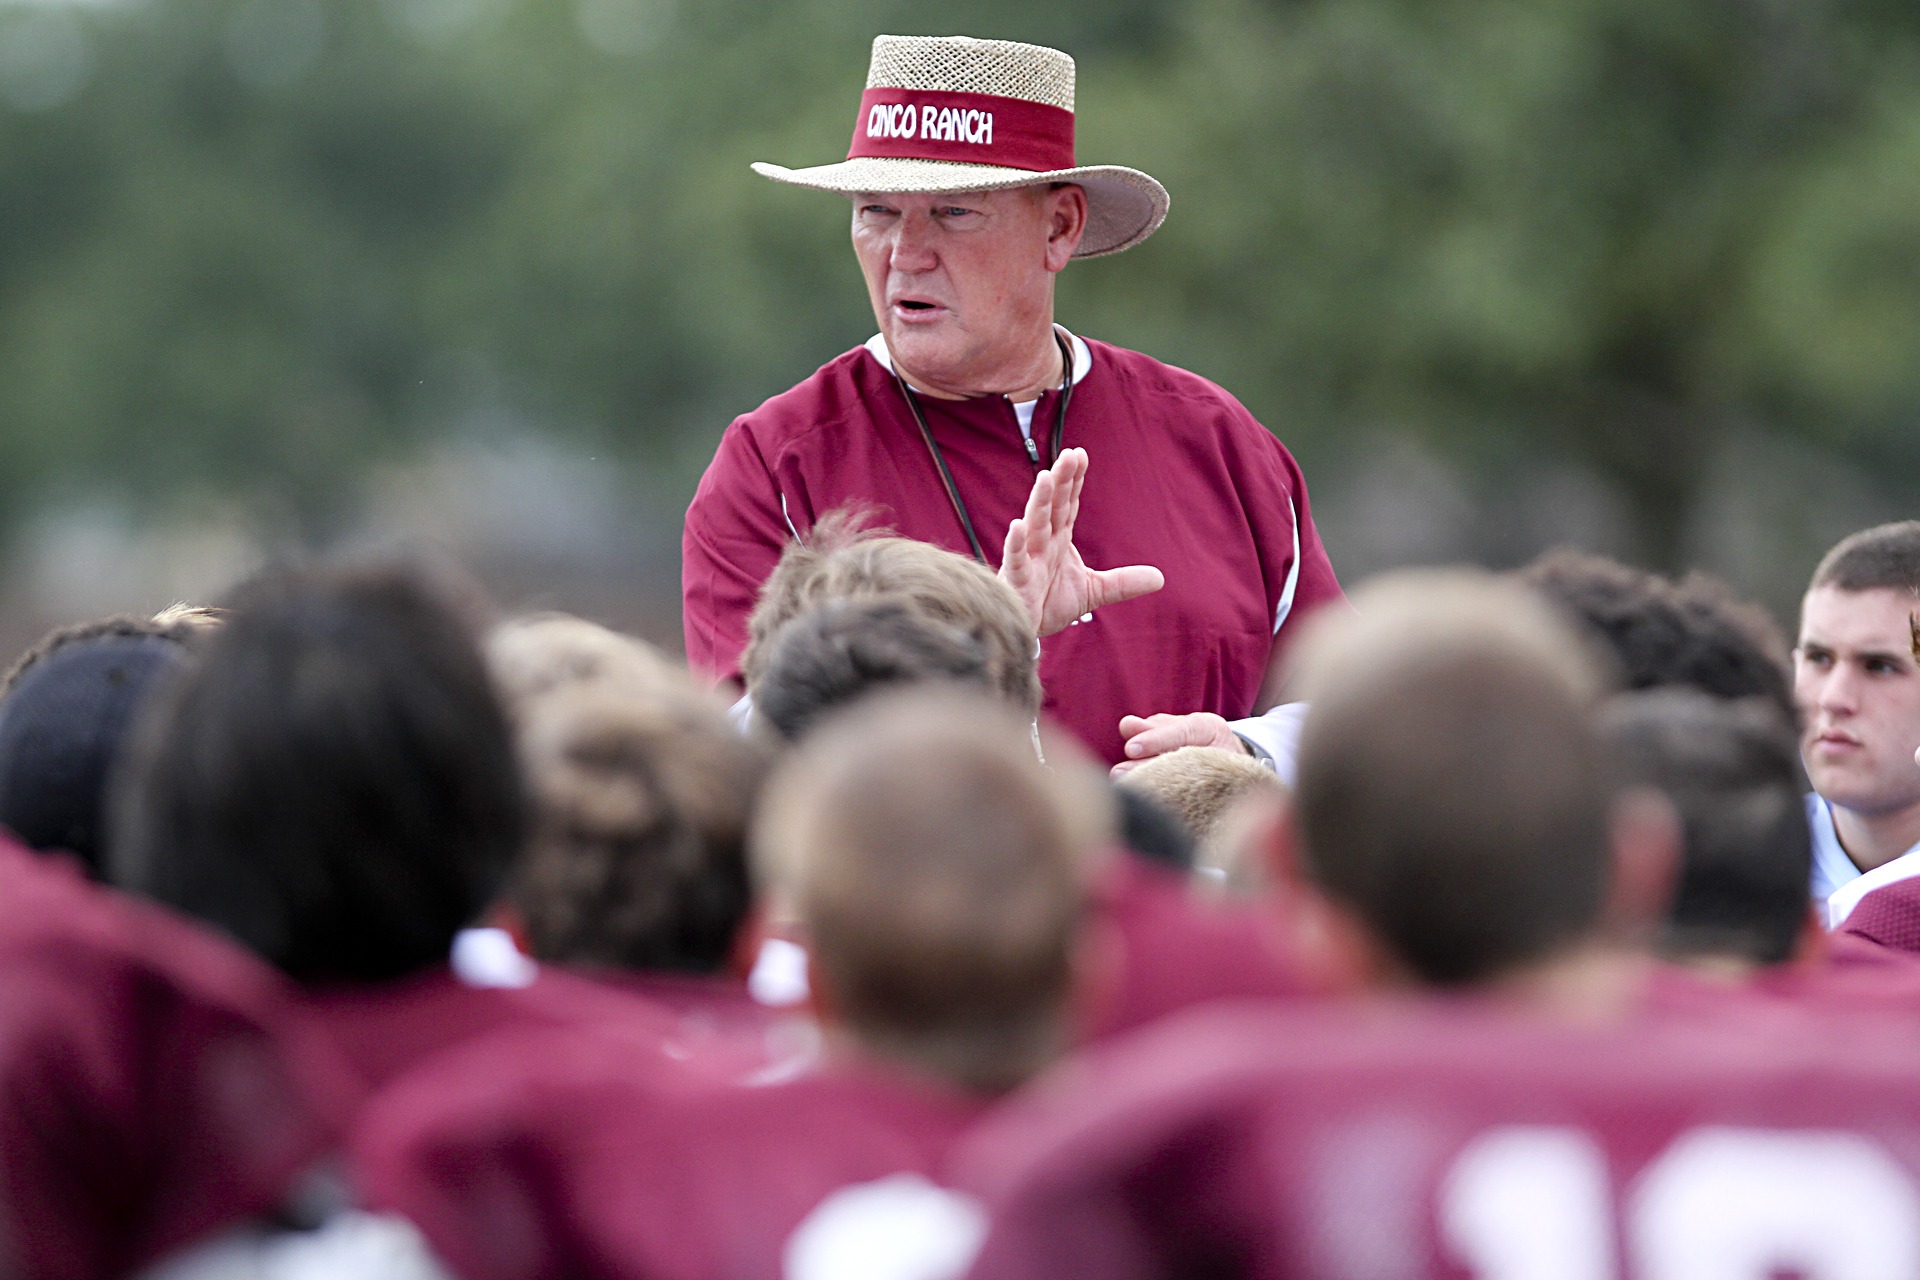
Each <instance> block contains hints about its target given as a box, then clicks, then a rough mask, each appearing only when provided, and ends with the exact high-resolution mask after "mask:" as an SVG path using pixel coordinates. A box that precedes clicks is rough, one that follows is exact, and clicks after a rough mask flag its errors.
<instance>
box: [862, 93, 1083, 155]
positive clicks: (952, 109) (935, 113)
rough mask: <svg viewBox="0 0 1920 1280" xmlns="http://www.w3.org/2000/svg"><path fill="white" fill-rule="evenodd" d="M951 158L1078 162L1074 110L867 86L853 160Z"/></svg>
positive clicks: (1022, 101)
mask: <svg viewBox="0 0 1920 1280" xmlns="http://www.w3.org/2000/svg"><path fill="white" fill-rule="evenodd" d="M863 157H871V158H879V159H886V160H951V161H957V162H959V163H961V164H987V165H999V166H1001V167H1003V168H1008V169H1027V170H1031V171H1032V172H1035V173H1045V172H1048V171H1051V170H1055V169H1071V168H1073V112H1071V111H1066V110H1063V109H1062V108H1060V107H1054V106H1049V105H1047V104H1046V103H1044V102H1029V101H1027V100H1026V99H1025V98H1003V97H1001V96H999V95H998V94H992V93H935V92H927V91H922V90H918V89H885V88H882V89H869V90H867V91H866V92H865V93H863V94H861V95H860V118H859V119H858V120H857V121H855V122H854V126H853V145H852V146H851V147H850V148H848V150H847V159H849V160H853V159H858V158H863Z"/></svg>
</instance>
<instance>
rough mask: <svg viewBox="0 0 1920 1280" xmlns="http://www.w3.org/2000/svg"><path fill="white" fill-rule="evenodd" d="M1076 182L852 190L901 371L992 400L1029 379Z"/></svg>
mask: <svg viewBox="0 0 1920 1280" xmlns="http://www.w3.org/2000/svg"><path fill="white" fill-rule="evenodd" d="M1077 197H1079V190H1078V188H1057V189H1052V190H1049V189H1047V188H1044V187H1019V188H1015V189H1013V190H1010V191H976V192H963V193H958V194H956V193H953V192H947V193H942V194H935V195H856V196H854V197H853V251H854V254H855V255H856V256H857V257H858V258H859V259H860V270H861V272H862V273H863V274H864V275H865V276H866V278H867V297H868V300H869V301H871V302H872V304H873V314H874V318H875V319H876V320H878V321H879V323H880V332H881V333H882V334H883V335H884V336H885V337H886V340H887V345H888V347H889V348H891V350H892V352H893V358H894V360H895V361H896V362H897V363H898V364H899V366H900V368H901V371H902V372H904V373H906V374H908V375H910V376H911V377H912V378H913V380H914V381H915V382H916V383H918V384H920V385H921V386H923V387H926V388H927V389H929V390H932V391H936V392H941V393H945V394H948V395H985V394H988V393H994V392H999V393H1005V392H1010V391H1015V390H1018V389H1020V388H1022V387H1024V386H1025V385H1027V384H1026V380H1025V379H1026V378H1027V376H1028V375H1029V370H1030V368H1031V366H1032V365H1033V363H1034V359H1035V356H1036V353H1038V354H1041V355H1046V356H1049V357H1050V354H1051V353H1050V350H1049V349H1048V347H1047V346H1046V344H1047V343H1049V342H1050V341H1051V330H1050V326H1051V324H1052V322H1053V277H1054V273H1055V272H1057V271H1059V270H1060V268H1061V267H1064V266H1065V265H1066V261H1067V258H1068V257H1069V256H1070V255H1071V253H1072V251H1073V247H1074V243H1077V241H1078V236H1077V234H1076V235H1073V236H1072V237H1071V241H1072V242H1069V243H1065V244H1064V245H1063V244H1062V243H1061V240H1062V237H1061V236H1060V235H1058V234H1057V232H1058V230H1059V225H1060V219H1059V217H1058V213H1059V207H1060V205H1061V204H1062V202H1063V200H1065V201H1068V202H1071V201H1072V200H1073V199H1074V198H1077Z"/></svg>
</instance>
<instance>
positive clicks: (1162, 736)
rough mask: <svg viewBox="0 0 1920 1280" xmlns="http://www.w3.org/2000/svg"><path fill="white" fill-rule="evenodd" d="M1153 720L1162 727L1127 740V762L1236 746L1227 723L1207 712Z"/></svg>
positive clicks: (1151, 729) (1153, 728) (1154, 727)
mask: <svg viewBox="0 0 1920 1280" xmlns="http://www.w3.org/2000/svg"><path fill="white" fill-rule="evenodd" d="M1153 719H1155V720H1160V721H1162V723H1159V724H1154V725H1151V726H1150V727H1148V728H1146V729H1144V730H1142V731H1141V732H1139V733H1137V734H1135V735H1134V736H1133V737H1131V738H1129V739H1127V756H1128V758H1129V759H1132V760H1147V759H1151V758H1152V757H1154V756H1158V755H1165V754H1166V753H1167V752H1169V751H1178V750H1179V749H1180V748H1181V747H1233V746H1237V745H1238V739H1236V738H1235V737H1234V736H1233V730H1231V729H1229V728H1228V727H1227V722H1226V721H1225V720H1223V719H1221V718H1220V717H1219V716H1217V715H1214V714H1213V713H1212V712H1210V711H1196V712H1194V713H1193V714H1191V715H1184V716H1166V717H1164V718H1163V717H1160V716H1155V717H1153Z"/></svg>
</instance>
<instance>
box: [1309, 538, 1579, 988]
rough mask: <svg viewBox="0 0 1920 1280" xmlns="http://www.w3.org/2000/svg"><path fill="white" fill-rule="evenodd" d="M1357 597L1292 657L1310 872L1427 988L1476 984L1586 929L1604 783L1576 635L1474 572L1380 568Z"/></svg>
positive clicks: (1533, 601) (1517, 592)
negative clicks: (1297, 679) (1297, 680)
mask: <svg viewBox="0 0 1920 1280" xmlns="http://www.w3.org/2000/svg"><path fill="white" fill-rule="evenodd" d="M1354 605H1355V608H1356V610H1357V611H1358V612H1357V613H1356V614H1354V615H1350V616H1346V617H1340V618H1336V619H1332V620H1329V621H1327V622H1325V623H1322V624H1321V625H1319V626H1317V627H1315V628H1314V630H1313V631H1312V632H1311V633H1310V635H1309V637H1308V639H1307V640H1306V642H1305V649H1304V651H1303V653H1302V658H1301V668H1300V674H1301V679H1302V683H1303V686H1304V690H1305V694H1306V696H1307V698H1308V699H1309V700H1310V701H1311V702H1312V704H1313V710H1312V712H1311V714H1310V715H1309V716H1308V718H1307V722H1306V726H1305V728H1304V730H1303V732H1302V736H1301V742H1300V759H1299V779H1298V782H1297V784H1296V788H1295V792H1294V802H1295V808H1296V812H1297V815H1298V822H1299V828H1300V836H1301V842H1302V846H1303V848H1302V856H1303V859H1304V862H1305V864H1306V870H1307V872H1308V874H1309V875H1310V876H1311V877H1312V879H1313V880H1314V881H1315V882H1316V883H1317V884H1318V885H1319V886H1320V888H1321V890H1322V891H1323V892H1324V893H1326V894H1327V896H1328V897H1329V898H1331V899H1332V900H1334V901H1335V902H1337V903H1339V904H1341V905H1342V906H1344V907H1345V908H1346V909H1347V910H1348V911H1350V912H1351V913H1353V914H1354V915H1355V916H1356V917H1357V918H1358V919H1359V920H1360V921H1361V922H1362V923H1364V924H1365V925H1366V926H1367V928H1368V929H1369V931H1370V932H1371V933H1372V934H1373V935H1374V937H1375V939H1376V941H1377V942H1379V943H1381V944H1383V945H1384V946H1385V947H1386V949H1387V950H1388V951H1389V952H1390V953H1391V954H1392V955H1393V956H1394V957H1395V958H1396V959H1397V960H1398V961H1399V962H1400V964H1401V966H1402V967H1404V968H1405V969H1406V970H1408V971H1409V972H1410V973H1411V974H1412V975H1414V976H1415V977H1416V978H1418V979H1419V980H1421V981H1423V982H1427V983H1433V984H1470V983H1477V982H1482V981H1485V980H1488V979H1492V978H1495V977H1499V976H1502V975H1504V974H1507V973H1509V972H1512V971H1516V970H1519V969H1522V968H1524V967H1526V966H1528V965H1530V964H1532V963H1534V962H1538V961H1544V960H1548V959H1551V958H1553V957H1554V956H1555V955H1557V954H1558V953H1560V952H1561V951H1562V950H1564V949H1567V948H1570V947H1572V946H1574V945H1577V944H1578V943H1580V942H1582V941H1584V940H1585V939H1586V938H1587V937H1588V936H1590V935H1591V934H1592V932H1593V931H1594V930H1595V928H1596V926H1597V924H1598V922H1599V917H1600V911H1601V906H1602V900H1603V895H1604V891H1605V886H1606V882H1607V876H1608V861H1609V844H1608V809H1609V804H1610V801H1611V797H1612V793H1613V789H1612V787H1611V785H1610V782H1609V780H1608V778H1607V776H1606V770H1605V769H1604V767H1603V765H1604V757H1603V754H1602V752H1601V750H1600V748H1599V744H1598V743H1597V741H1596V740H1595V737H1594V734H1593V731H1592V729H1591V727H1590V725H1589V711H1590V707H1591V703H1592V699H1593V698H1594V696H1595V695H1596V693H1597V692H1598V687H1599V679H1598V677H1597V676H1596V674H1595V671H1596V668H1595V666H1594V664H1593V662H1592V660H1591V658H1590V657H1589V655H1588V652H1587V650H1586V649H1585V647H1584V644H1583V642H1582V640H1581V638H1580V637H1579V636H1578V635H1577V634H1576V633H1574V632H1573V631H1572V630H1571V629H1570V628H1568V627H1567V626H1566V625H1565V624H1563V623H1562V622H1561V621H1560V620H1559V619H1558V618H1557V617H1555V616H1554V615H1553V614H1552V612H1551V611H1550V610H1549V609H1548V607H1547V606H1546V605H1544V604H1543V603H1542V602H1540V601H1539V600H1538V598H1537V597H1535V596H1533V595H1532V594H1531V593H1530V592H1528V591H1527V590H1525V589H1524V588H1522V587H1520V586H1518V585H1516V584H1512V583H1507V582H1502V581H1500V580H1497V579H1495V578H1492V577H1490V576H1488V575H1486V574H1480V573H1472V572H1466V571H1454V572H1430V573H1419V574H1413V573H1409V574H1402V575H1394V576H1391V577H1387V578H1382V579H1378V580H1376V581H1375V582H1373V583H1370V584H1368V585H1367V586H1366V587H1365V588H1363V589H1362V590H1361V591H1359V592H1357V593H1355V596H1354Z"/></svg>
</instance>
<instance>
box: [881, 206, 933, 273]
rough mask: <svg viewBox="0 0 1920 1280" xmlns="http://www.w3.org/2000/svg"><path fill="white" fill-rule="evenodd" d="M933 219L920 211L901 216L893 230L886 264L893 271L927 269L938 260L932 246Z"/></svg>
mask: <svg viewBox="0 0 1920 1280" xmlns="http://www.w3.org/2000/svg"><path fill="white" fill-rule="evenodd" d="M933 232H934V227H933V219H932V218H930V217H928V216H926V215H925V214H920V213H909V214H906V215H905V216H903V217H902V218H901V219H900V221H899V223H898V225H897V226H896V228H895V230H894V236H893V252H892V254H891V255H890V256H889V259H888V264H889V265H890V266H892V268H893V269H894V270H895V271H929V270H931V269H932V268H933V267H934V265H935V264H936V263H937V262H938V261H939V254H938V253H936V252H935V250H934V246H933Z"/></svg>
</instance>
